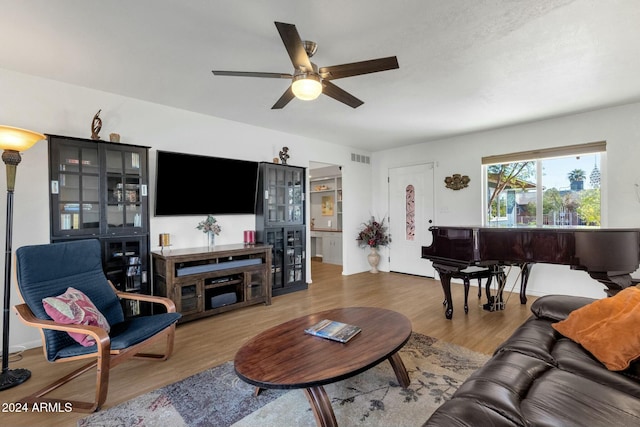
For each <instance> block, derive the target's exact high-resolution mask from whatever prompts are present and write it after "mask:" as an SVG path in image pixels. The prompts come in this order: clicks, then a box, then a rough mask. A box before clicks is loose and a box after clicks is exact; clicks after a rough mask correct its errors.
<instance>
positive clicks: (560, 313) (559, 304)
mask: <svg viewBox="0 0 640 427" xmlns="http://www.w3.org/2000/svg"><path fill="white" fill-rule="evenodd" d="M593 301H595V299H593V298H587V297H577V296H570V295H545V296H543V297H540V298H538V299H537V300H535V301H534V302H533V304H531V312H532V313H533V314H534V315H535V316H536V317H538V318H546V319H551V320H555V321H560V320H564V319H565V318H566V317H567V316H568V315H569V313H571V312H572V311H573V310H577V309H578V308H580V307H584V306H585V305H587V304H591V303H592V302H593Z"/></svg>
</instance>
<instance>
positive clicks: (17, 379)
mask: <svg viewBox="0 0 640 427" xmlns="http://www.w3.org/2000/svg"><path fill="white" fill-rule="evenodd" d="M44 138H45V136H44V135H42V134H41V133H37V132H32V131H29V130H24V129H19V128H14V127H10V126H2V125H0V149H2V150H4V151H3V153H2V161H3V162H4V164H5V165H6V168H7V221H6V222H7V224H6V225H7V228H6V230H7V231H6V234H5V253H4V311H3V315H4V317H3V323H2V374H0V390H5V389H8V388H11V387H14V386H17V385H18V384H22V383H23V382H25V381H26V380H28V379H29V377H31V372H30V371H29V370H27V369H9V310H10V308H11V261H12V260H11V240H12V239H11V238H12V230H13V190H14V187H15V184H16V169H17V167H18V164H19V163H20V160H22V158H21V157H20V152H21V151H26V150H28V149H29V148H31V146H32V145H33V144H35V143H36V142H38V141H40V140H41V139H44Z"/></svg>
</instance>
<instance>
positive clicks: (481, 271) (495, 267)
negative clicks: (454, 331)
mask: <svg viewBox="0 0 640 427" xmlns="http://www.w3.org/2000/svg"><path fill="white" fill-rule="evenodd" d="M451 277H452V278H454V279H462V283H464V312H465V313H469V287H470V286H471V280H474V279H475V280H478V299H480V298H482V279H487V283H486V285H485V289H486V293H487V301H488V303H487V304H484V306H486V307H484V308H485V310H489V311H496V310H503V309H504V302H503V300H502V292H499V293H498V295H496V297H494V298H492V297H491V296H490V292H489V289H490V287H491V281H492V280H493V278H494V277H495V278H496V281H497V282H498V283H499V284H500V283H503V282H504V278H505V274H504V267H503V266H501V265H499V264H492V265H489V266H486V267H476V266H471V267H467V268H465V269H464V270H460V271H452V272H451ZM442 304H443V305H445V306H446V305H447V300H446V299H445V301H444V302H443V303H442Z"/></svg>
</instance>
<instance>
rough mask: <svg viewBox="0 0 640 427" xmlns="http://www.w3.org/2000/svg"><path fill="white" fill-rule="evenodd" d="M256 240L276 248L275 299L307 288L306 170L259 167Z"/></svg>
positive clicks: (261, 165)
mask: <svg viewBox="0 0 640 427" xmlns="http://www.w3.org/2000/svg"><path fill="white" fill-rule="evenodd" d="M256 239H257V241H258V242H260V243H265V244H267V245H271V246H273V253H272V266H271V273H272V281H271V285H272V294H273V295H274V296H277V295H282V294H286V293H289V292H294V291H298V290H302V289H307V286H308V285H307V281H306V225H305V169H304V168H301V167H297V166H288V165H280V164H275V163H261V164H260V174H259V180H258V197H257V204H256Z"/></svg>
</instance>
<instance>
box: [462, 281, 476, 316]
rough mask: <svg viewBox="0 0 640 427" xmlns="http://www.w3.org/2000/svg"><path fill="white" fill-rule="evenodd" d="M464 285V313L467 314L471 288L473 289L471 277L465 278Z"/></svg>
mask: <svg viewBox="0 0 640 427" xmlns="http://www.w3.org/2000/svg"><path fill="white" fill-rule="evenodd" d="M478 280H480V279H478ZM463 283H464V312H465V314H466V313H469V288H470V287H471V280H470V279H469V276H465V277H464V279H463Z"/></svg>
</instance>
